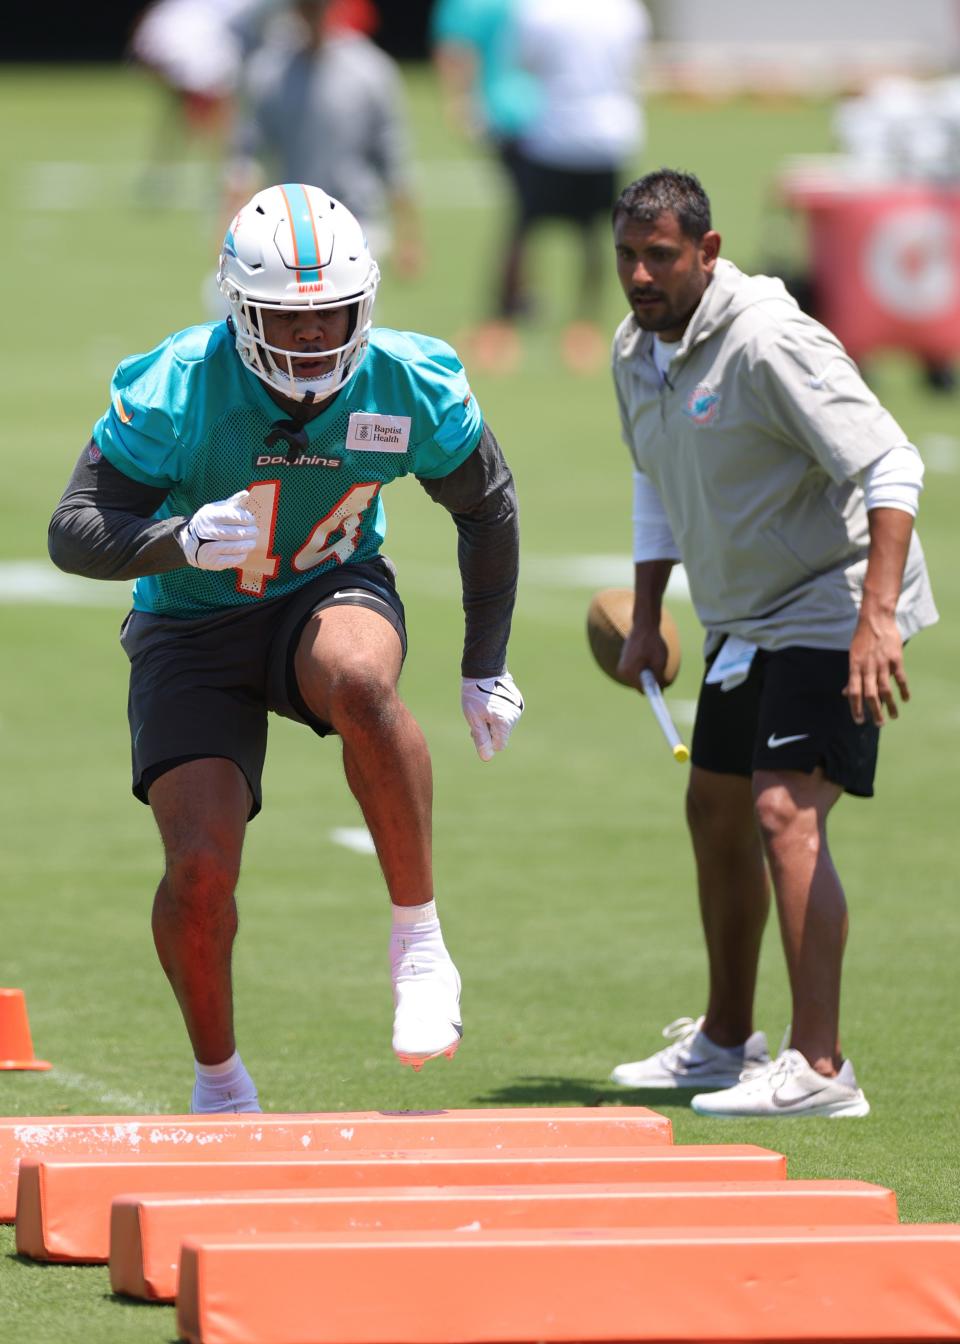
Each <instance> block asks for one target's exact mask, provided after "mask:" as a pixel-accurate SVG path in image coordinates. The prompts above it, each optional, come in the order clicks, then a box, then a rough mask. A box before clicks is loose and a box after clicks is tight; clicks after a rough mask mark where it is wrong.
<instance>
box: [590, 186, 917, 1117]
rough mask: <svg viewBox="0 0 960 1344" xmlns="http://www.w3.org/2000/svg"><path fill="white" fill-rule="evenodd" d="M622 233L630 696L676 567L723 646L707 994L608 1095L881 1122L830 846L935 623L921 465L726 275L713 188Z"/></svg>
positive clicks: (769, 307) (701, 708) (699, 720)
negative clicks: (774, 915)
mask: <svg viewBox="0 0 960 1344" xmlns="http://www.w3.org/2000/svg"><path fill="white" fill-rule="evenodd" d="M613 222H614V240H615V244H616V255H617V270H618V274H619V278H620V283H621V285H622V286H623V290H624V293H625V294H626V296H627V299H628V301H629V304H630V309H631V312H630V315H629V316H628V317H627V318H626V319H625V320H624V321H623V322H622V323H621V325H620V327H619V328H618V330H617V333H616V337H615V339H614V348H613V373H614V381H615V384H616V390H617V398H618V402H619V407H620V415H621V422H622V427H623V435H624V438H625V440H626V442H627V445H628V446H629V448H630V450H631V453H632V455H633V460H634V466H635V478H634V487H635V488H634V559H635V562H636V569H635V604H634V614H633V629H632V631H631V634H630V635H629V637H628V639H627V641H626V643H625V645H624V650H623V655H622V659H621V664H620V671H621V673H623V674H625V675H627V676H629V677H630V678H632V679H633V678H637V677H639V674H640V672H641V670H642V669H643V668H645V667H649V668H651V669H652V670H653V672H654V673H655V674H658V675H661V674H662V672H663V668H664V663H665V659H666V648H665V646H664V644H663V642H662V640H661V638H660V635H659V616H660V604H661V598H662V595H663V591H664V588H665V586H666V583H667V579H668V576H669V574H670V570H671V568H672V566H673V564H674V563H675V562H676V561H678V560H680V561H682V562H683V564H684V566H685V567H686V570H687V575H688V578H689V583H690V592H691V596H692V599H693V603H694V606H695V608H696V611H697V615H698V616H699V618H700V620H701V622H702V624H703V625H704V627H705V630H706V644H705V654H706V664H707V665H706V673H705V677H704V682H703V685H702V688H701V691H700V697H699V701H698V705H697V717H696V723H695V726H694V731H693V744H692V768H691V772H690V785H689V791H688V795H687V820H688V824H689V827H690V833H691V838H692V842H693V851H694V856H695V860H696V867H697V877H698V887H699V896H700V908H701V915H702V921H703V928H704V934H705V938H706V945H707V956H708V962H709V994H708V1000H707V1007H706V1011H705V1014H704V1015H703V1016H702V1017H701V1018H699V1019H697V1020H692V1019H690V1018H682V1019H679V1020H678V1021H677V1022H675V1023H673V1024H672V1025H671V1027H668V1028H667V1029H666V1030H665V1032H664V1035H666V1036H668V1038H670V1042H671V1043H670V1044H669V1045H668V1046H667V1047H666V1049H663V1050H661V1051H659V1052H658V1053H657V1054H654V1055H652V1056H650V1057H649V1058H647V1059H643V1060H639V1061H637V1062H634V1063H629V1064H621V1065H620V1066H619V1067H618V1068H616V1069H615V1070H614V1072H613V1075H612V1077H613V1080H614V1081H615V1082H618V1083H621V1084H624V1085H626V1086H629V1087H682V1088H695V1089H697V1088H700V1087H713V1088H721V1089H722V1090H720V1091H716V1092H713V1093H707V1094H703V1095H700V1094H698V1095H695V1096H694V1097H693V1102H692V1105H693V1109H694V1110H695V1111H697V1112H699V1113H700V1114H702V1115H717V1116H758V1115H761V1116H763V1115H776V1116H785V1115H798V1116H799V1115H803V1116H809V1115H832V1116H862V1115H866V1114H867V1113H868V1111H869V1109H870V1108H869V1104H868V1102H867V1100H866V1098H865V1097H864V1094H863V1091H862V1090H861V1088H860V1087H859V1085H858V1083H857V1079H856V1077H855V1075H854V1071H853V1066H852V1064H851V1062H850V1060H849V1059H845V1058H844V1055H843V1053H842V1051H841V1046H840V1032H839V1006H840V974H841V963H842V958H843V949H844V943H845V941H846V936H847V908H846V901H845V898H844V892H843V887H842V885H841V882H840V878H839V876H838V874H837V871H836V869H835V867H834V865H833V861H832V859H831V857H830V852H829V848H828V845H827V834H826V826H827V817H828V815H829V813H830V812H831V810H832V808H833V806H834V804H835V803H836V802H837V800H838V799H839V797H840V796H841V794H842V793H844V792H847V793H851V794H854V795H858V796H861V797H869V796H871V795H872V793H873V778H874V770H875V766H876V759H877V748H878V743H879V732H880V726H881V725H882V724H883V722H884V718H885V712H886V714H889V716H890V717H891V718H895V717H896V716H897V704H896V700H895V697H894V683H896V686H897V687H898V688H899V692H900V697H901V698H902V699H903V700H907V699H908V698H909V690H908V686H907V680H906V675H905V672H904V667H903V644H904V641H905V640H906V639H908V638H909V637H910V636H912V635H914V634H916V633H917V632H918V631H919V630H921V629H923V628H924V626H927V625H931V624H933V623H934V622H935V621H936V619H937V612H936V608H935V606H934V603H933V597H932V594H931V591H930V586H929V582H928V579H927V573H926V567H925V563H924V559H923V552H922V550H921V548H920V542H919V540H918V538H917V537H916V535H915V534H914V533H913V518H914V517H915V515H916V512H917V503H918V499H919V494H920V489H921V484H922V477H923V467H922V463H921V461H920V457H919V454H918V453H917V451H916V449H915V448H913V447H912V446H911V445H910V443H909V442H908V441H907V437H906V435H905V434H904V432H903V430H902V429H901V428H900V426H899V425H898V424H897V423H896V422H895V421H894V419H893V418H892V417H891V416H890V415H889V414H888V413H887V412H886V411H885V410H884V409H883V407H882V406H881V405H880V404H879V402H878V401H877V399H876V397H875V396H874V395H873V393H872V392H871V391H870V390H869V389H868V388H867V387H866V386H865V384H864V382H863V380H862V379H861V377H860V375H859V373H858V371H857V369H856V367H855V365H854V364H853V362H852V360H851V359H850V358H849V357H848V355H847V354H846V352H845V351H844V350H843V347H842V346H841V345H840V343H839V342H838V341H837V340H836V338H835V337H834V336H833V335H832V334H831V333H830V332H829V331H827V330H826V329H825V328H824V327H822V326H820V325H819V323H817V322H815V321H813V320H812V319H811V318H809V317H807V316H806V315H805V314H804V313H802V312H801V311H800V309H799V308H798V307H797V305H796V303H795V302H794V301H793V300H792V299H791V298H790V297H789V295H788V294H787V292H786V290H785V289H784V288H783V286H782V284H781V283H780V281H778V280H773V279H770V278H768V277H766V276H748V275H744V274H743V273H742V272H740V271H739V270H738V269H737V267H736V266H734V265H732V263H730V262H729V261H725V260H722V259H720V257H719V250H720V235H719V234H718V233H716V232H715V231H714V230H713V228H712V227H711V218H710V202H709V200H708V198H707V196H706V194H705V192H704V190H703V188H702V186H701V185H700V183H699V182H698V181H697V179H696V178H695V177H692V176H689V175H687V174H683V173H677V172H673V171H668V170H662V171H660V172H656V173H651V174H649V175H648V176H646V177H643V178H641V179H640V180H639V181H637V182H634V183H633V184H632V185H630V186H628V187H627V188H626V189H625V190H624V191H623V193H622V194H621V196H620V198H619V200H618V202H617V204H616V207H615V209H614V216H613ZM768 870H769V874H770V877H771V879H772V884H773V889H774V893H775V896H776V901H777V910H778V914H779V918H780V929H781V935H782V939H783V945H784V950H785V953H786V961H787V969H788V973H789V977H790V988H791V994H792V1002H793V1015H792V1033H791V1035H790V1038H789V1048H786V1049H784V1050H782V1052H781V1053H780V1054H779V1056H778V1057H777V1058H776V1059H774V1060H770V1059H769V1056H768V1054H767V1049H766V1040H765V1037H764V1036H763V1033H761V1032H754V1031H753V1020H752V1015H753V998H754V990H755V985H756V973H757V963H758V958H759V952H760V942H761V937H762V933H763V929H764V925H765V923H766V918H767V913H768V906H769V894H768V880H767V871H768Z"/></svg>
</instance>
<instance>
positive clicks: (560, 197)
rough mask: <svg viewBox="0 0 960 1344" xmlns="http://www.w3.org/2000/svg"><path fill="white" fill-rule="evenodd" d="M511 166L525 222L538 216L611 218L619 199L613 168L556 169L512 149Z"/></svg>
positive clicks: (585, 220)
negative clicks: (615, 203)
mask: <svg viewBox="0 0 960 1344" xmlns="http://www.w3.org/2000/svg"><path fill="white" fill-rule="evenodd" d="M510 167H511V176H512V178H513V184H514V188H515V190H516V192H517V195H518V197H519V207H520V211H519V213H520V220H521V222H522V223H523V224H532V223H533V222H534V221H535V220H538V219H565V220H571V221H572V222H574V223H577V224H589V223H590V222H591V221H592V220H594V219H597V218H600V217H603V218H604V219H608V218H609V215H610V211H611V210H612V209H613V206H614V202H615V201H616V199H617V175H616V170H615V169H614V168H612V167H610V168H557V167H554V165H553V164H549V163H539V162H537V161H536V160H534V159H528V158H527V157H526V155H525V154H523V153H522V152H520V151H514V152H513V154H512V157H511V160H510Z"/></svg>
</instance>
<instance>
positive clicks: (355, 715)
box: [326, 661, 398, 737]
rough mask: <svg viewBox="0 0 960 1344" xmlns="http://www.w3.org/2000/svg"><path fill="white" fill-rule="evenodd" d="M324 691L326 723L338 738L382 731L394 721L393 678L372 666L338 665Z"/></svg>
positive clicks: (365, 664)
mask: <svg viewBox="0 0 960 1344" xmlns="http://www.w3.org/2000/svg"><path fill="white" fill-rule="evenodd" d="M326 691H327V703H328V706H329V714H330V722H331V723H332V724H333V726H334V728H336V729H337V731H338V732H339V733H340V735H341V737H342V736H344V734H345V733H347V734H349V732H350V730H351V729H363V730H365V731H372V732H376V731H378V730H384V729H386V728H387V727H388V725H389V724H390V722H391V721H392V720H393V718H395V717H396V713H397V707H398V701H397V693H396V685H395V682H394V678H393V676H392V674H391V673H389V672H386V671H385V670H384V669H383V668H380V667H378V666H377V665H376V664H375V663H370V662H367V661H357V662H350V663H346V664H343V665H341V666H340V667H338V668H336V669H335V670H333V671H332V672H331V674H330V675H329V677H328V679H327V687H326Z"/></svg>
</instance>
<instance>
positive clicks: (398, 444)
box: [347, 411, 410, 453]
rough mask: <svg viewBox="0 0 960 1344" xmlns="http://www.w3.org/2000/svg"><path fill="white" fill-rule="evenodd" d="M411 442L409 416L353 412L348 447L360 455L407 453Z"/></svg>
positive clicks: (348, 434)
mask: <svg viewBox="0 0 960 1344" xmlns="http://www.w3.org/2000/svg"><path fill="white" fill-rule="evenodd" d="M409 442H410V416H409V415H377V414H376V412H374V411H352V412H351V414H350V421H349V423H348V425H347V447H348V448H351V449H353V451H354V452H358V453H405V452H406V451H407V445H408V444H409Z"/></svg>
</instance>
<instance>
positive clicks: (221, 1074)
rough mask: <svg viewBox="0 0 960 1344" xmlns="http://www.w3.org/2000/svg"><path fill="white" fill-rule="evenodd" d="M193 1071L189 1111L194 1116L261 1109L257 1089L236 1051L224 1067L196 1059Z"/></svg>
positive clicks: (224, 1063) (225, 1062)
mask: <svg viewBox="0 0 960 1344" xmlns="http://www.w3.org/2000/svg"><path fill="white" fill-rule="evenodd" d="M193 1068H194V1073H195V1074H196V1082H195V1083H194V1085H193V1098H192V1100H191V1103H190V1110H191V1112H192V1113H193V1114H194V1115H202V1114H209V1113H211V1112H216V1111H259V1110H260V1101H259V1098H258V1097H257V1089H256V1086H255V1084H254V1081H253V1079H252V1078H251V1077H250V1075H249V1073H247V1070H246V1067H245V1065H244V1062H243V1060H242V1059H241V1058H240V1055H239V1053H238V1052H237V1051H236V1050H235V1051H234V1052H233V1054H232V1055H231V1056H230V1058H229V1059H225V1060H224V1061H223V1063H222V1064H201V1063H200V1062H199V1061H198V1060H194V1061H193Z"/></svg>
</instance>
